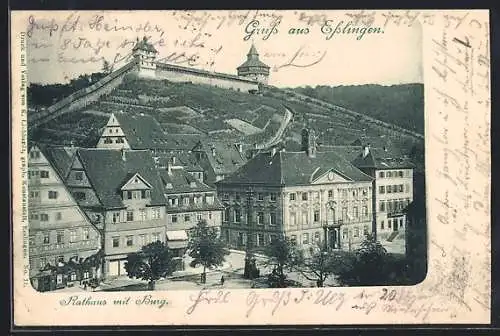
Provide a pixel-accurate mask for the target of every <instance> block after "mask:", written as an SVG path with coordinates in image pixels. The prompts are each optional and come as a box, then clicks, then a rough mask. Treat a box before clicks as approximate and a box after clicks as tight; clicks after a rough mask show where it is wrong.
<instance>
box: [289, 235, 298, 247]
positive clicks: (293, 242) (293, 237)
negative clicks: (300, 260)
mask: <svg viewBox="0 0 500 336" xmlns="http://www.w3.org/2000/svg"><path fill="white" fill-rule="evenodd" d="M290 243H292V245H297V236H296V235H291V237H290Z"/></svg>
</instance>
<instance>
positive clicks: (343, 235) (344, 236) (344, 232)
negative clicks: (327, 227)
mask: <svg viewBox="0 0 500 336" xmlns="http://www.w3.org/2000/svg"><path fill="white" fill-rule="evenodd" d="M347 238H349V229H347V228H346V229H344V230H343V231H342V239H347Z"/></svg>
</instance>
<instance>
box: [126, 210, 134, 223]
mask: <svg viewBox="0 0 500 336" xmlns="http://www.w3.org/2000/svg"><path fill="white" fill-rule="evenodd" d="M133 220H134V212H133V211H127V222H132V221H133Z"/></svg>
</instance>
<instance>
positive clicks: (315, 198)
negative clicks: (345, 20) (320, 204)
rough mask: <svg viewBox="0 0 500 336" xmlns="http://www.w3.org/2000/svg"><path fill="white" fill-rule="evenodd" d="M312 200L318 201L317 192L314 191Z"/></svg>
mask: <svg viewBox="0 0 500 336" xmlns="http://www.w3.org/2000/svg"><path fill="white" fill-rule="evenodd" d="M313 199H314V200H318V199H319V192H317V191H315V192H313Z"/></svg>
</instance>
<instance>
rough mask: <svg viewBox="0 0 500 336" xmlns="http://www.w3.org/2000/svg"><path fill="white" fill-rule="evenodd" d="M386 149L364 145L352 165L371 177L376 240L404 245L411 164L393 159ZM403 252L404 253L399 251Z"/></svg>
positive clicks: (411, 197)
mask: <svg viewBox="0 0 500 336" xmlns="http://www.w3.org/2000/svg"><path fill="white" fill-rule="evenodd" d="M390 156H391V155H390V154H389V153H388V152H387V151H386V150H383V149H382V150H378V151H373V150H371V149H370V147H369V146H364V147H363V151H362V153H360V154H359V156H358V157H357V158H356V159H355V160H354V161H353V164H354V165H355V166H356V167H358V168H359V169H361V170H362V171H364V172H365V173H366V174H368V175H370V176H372V177H373V178H374V182H373V207H374V209H375V225H376V233H377V238H378V239H379V240H380V241H381V242H382V243H386V242H387V243H391V242H393V241H394V240H395V239H397V240H401V241H403V242H404V238H405V228H406V215H405V213H404V209H405V208H406V207H407V206H408V205H409V204H410V203H411V202H412V201H413V165H412V164H411V163H410V162H409V160H405V159H404V158H392V157H390ZM402 252H403V251H402Z"/></svg>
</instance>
